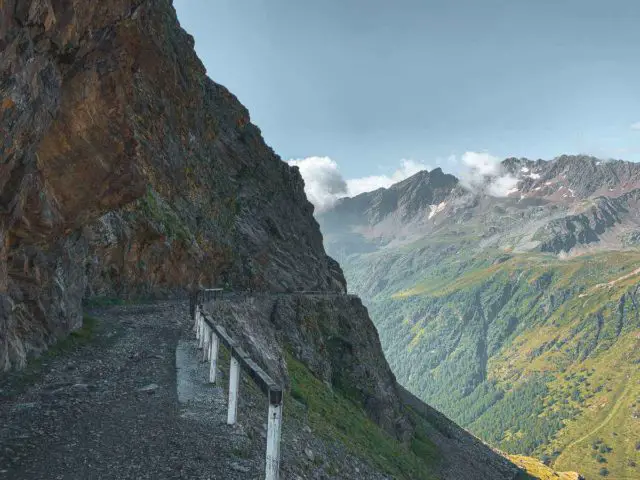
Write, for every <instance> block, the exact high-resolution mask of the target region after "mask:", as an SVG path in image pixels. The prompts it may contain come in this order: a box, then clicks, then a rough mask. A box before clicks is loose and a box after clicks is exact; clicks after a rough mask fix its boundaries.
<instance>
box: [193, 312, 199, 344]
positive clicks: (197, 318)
mask: <svg viewBox="0 0 640 480" xmlns="http://www.w3.org/2000/svg"><path fill="white" fill-rule="evenodd" d="M193 329H194V330H195V331H196V339H198V340H199V339H200V309H199V308H198V310H197V311H196V325H195V327H193Z"/></svg>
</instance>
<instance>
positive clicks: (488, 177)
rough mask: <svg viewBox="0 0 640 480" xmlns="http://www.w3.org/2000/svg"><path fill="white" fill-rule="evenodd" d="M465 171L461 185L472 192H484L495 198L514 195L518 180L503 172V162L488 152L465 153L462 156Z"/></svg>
mask: <svg viewBox="0 0 640 480" xmlns="http://www.w3.org/2000/svg"><path fill="white" fill-rule="evenodd" d="M462 164H463V165H464V167H465V168H464V170H462V172H461V173H460V183H462V185H463V186H465V187H467V188H468V189H470V190H474V191H479V190H484V191H485V193H487V194H488V195H491V196H494V197H506V196H507V195H509V193H513V192H514V189H515V188H516V185H517V184H518V179H517V178H516V177H515V176H513V175H511V174H510V173H506V172H503V170H502V165H501V160H500V159H499V158H498V157H494V156H493V155H490V154H489V153H486V152H465V153H464V154H463V155H462Z"/></svg>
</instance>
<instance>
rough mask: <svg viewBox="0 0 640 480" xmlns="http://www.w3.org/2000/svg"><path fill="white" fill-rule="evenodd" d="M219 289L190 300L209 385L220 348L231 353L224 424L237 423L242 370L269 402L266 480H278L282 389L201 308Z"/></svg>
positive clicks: (202, 293)
mask: <svg viewBox="0 0 640 480" xmlns="http://www.w3.org/2000/svg"><path fill="white" fill-rule="evenodd" d="M222 293H223V292H222V289H219V288H213V289H200V290H198V291H197V292H196V293H195V294H194V295H193V297H192V304H191V309H192V314H193V317H194V318H193V319H194V330H195V331H196V338H197V340H198V348H200V349H202V360H203V361H207V360H208V361H209V362H210V366H209V382H210V383H215V382H216V375H217V371H218V350H219V348H220V344H221V343H222V345H224V346H225V347H226V348H227V349H228V350H229V352H230V354H231V355H230V356H231V361H230V371H229V405H228V409H227V424H228V425H233V424H235V423H236V420H237V414H238V390H239V387H240V370H241V369H244V370H245V371H246V372H247V373H248V374H249V376H250V377H251V378H252V379H253V381H254V382H255V383H256V384H257V385H258V387H259V388H260V389H261V390H262V391H263V392H264V393H265V395H266V396H267V398H268V400H269V413H268V421H267V453H266V461H265V479H266V480H278V478H279V476H280V436H281V430H282V396H283V395H282V387H281V386H280V385H278V384H277V383H276V382H275V381H274V380H273V379H272V378H271V377H270V376H269V374H267V372H265V371H264V370H263V369H262V368H260V366H259V365H258V364H257V363H255V362H254V361H253V360H252V359H251V358H250V357H249V354H248V353H247V352H246V351H244V350H243V349H242V348H241V347H240V345H239V344H238V343H237V342H236V341H235V340H234V339H233V338H231V336H230V335H229V334H228V333H227V331H226V330H225V328H224V327H223V326H221V325H218V324H216V323H215V321H214V319H213V317H212V315H211V314H210V313H208V312H206V311H205V309H204V308H203V306H204V304H205V303H208V302H211V301H215V300H216V299H217V298H220V297H221V296H222Z"/></svg>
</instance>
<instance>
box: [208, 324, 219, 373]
mask: <svg viewBox="0 0 640 480" xmlns="http://www.w3.org/2000/svg"><path fill="white" fill-rule="evenodd" d="M210 345H211V347H210V348H211V351H210V352H209V359H210V361H211V364H210V366H209V383H216V376H217V374H218V349H219V347H220V340H218V335H216V332H214V331H213V330H211V342H210Z"/></svg>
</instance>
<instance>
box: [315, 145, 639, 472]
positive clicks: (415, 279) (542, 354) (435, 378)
mask: <svg viewBox="0 0 640 480" xmlns="http://www.w3.org/2000/svg"><path fill="white" fill-rule="evenodd" d="M639 200H640V165H638V164H636V163H632V162H625V161H621V160H606V161H605V160H602V159H598V158H594V157H589V156H574V155H563V156H560V157H557V158H555V159H553V160H550V161H545V160H529V159H525V158H508V159H505V160H504V161H502V162H501V163H500V164H499V165H497V166H495V168H492V169H490V170H489V171H488V173H485V174H478V173H477V172H476V174H474V175H463V176H461V178H457V177H455V176H453V175H449V174H445V173H444V172H443V171H442V170H441V169H439V168H438V169H435V170H432V171H422V172H419V173H417V174H416V175H414V176H412V177H410V178H407V179H406V180H404V181H402V182H400V183H397V184H395V185H393V186H391V187H389V188H387V189H378V190H376V191H373V192H369V193H364V194H361V195H358V196H356V197H353V198H344V199H341V200H340V201H338V203H337V204H336V205H335V206H333V207H332V208H331V209H330V210H328V211H324V212H320V213H318V214H317V215H316V217H317V219H318V222H319V223H320V226H321V230H322V232H323V235H324V242H325V247H326V249H327V251H328V253H329V254H330V255H332V256H333V257H334V258H336V259H337V260H338V261H339V262H340V263H341V265H342V267H343V269H344V272H345V276H346V278H347V280H348V284H349V286H350V290H351V291H352V292H354V293H357V294H358V295H360V296H361V297H362V298H363V301H364V302H365V304H366V305H367V307H368V308H369V311H370V314H371V316H372V319H373V321H374V323H375V324H376V327H377V329H378V331H379V333H380V337H381V342H382V346H383V349H384V352H385V355H386V357H387V359H388V361H389V363H390V364H391V367H392V369H393V371H394V373H395V374H396V376H397V378H398V380H399V382H400V383H401V384H402V385H404V386H405V387H406V388H408V389H409V390H410V391H411V392H412V393H414V394H415V395H417V396H418V397H419V398H421V399H422V400H424V401H425V402H427V403H429V404H431V405H433V406H435V407H436V408H438V409H440V410H441V411H443V412H444V413H445V414H446V415H448V416H449V417H450V418H452V419H453V420H454V421H456V422H458V423H459V424H460V425H462V426H464V427H465V428H467V429H469V430H470V431H471V432H473V433H475V434H476V435H478V436H479V437H480V438H482V439H484V440H485V441H487V442H488V443H490V444H491V445H493V446H496V447H498V448H501V449H503V450H505V451H508V452H510V453H518V454H526V455H532V456H537V457H538V458H540V459H542V460H544V462H545V463H547V464H550V465H553V467H554V468H555V469H557V470H576V471H580V472H581V473H582V474H584V475H586V477H587V478H601V476H609V477H610V478H620V479H626V478H629V479H630V478H639V477H640V469H639V468H638V466H637V463H640V372H639V370H638V368H637V367H638V363H640V349H639V347H640V310H639V309H638V303H639V302H640V298H638V295H637V294H638V290H639V289H640V263H639V261H640V210H639V209H638V206H639V203H638V202H639Z"/></svg>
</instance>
